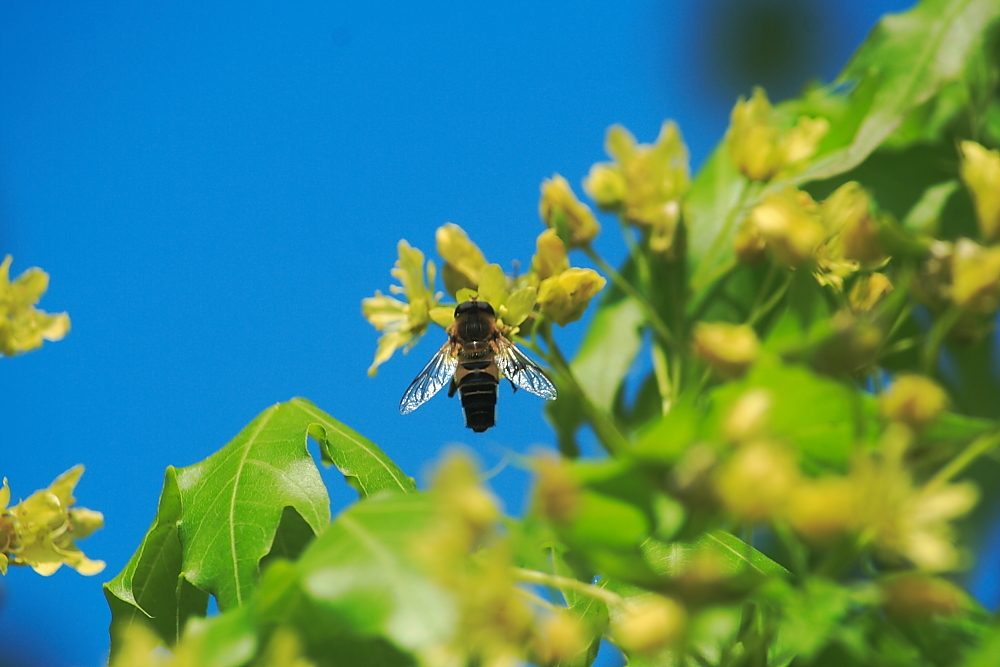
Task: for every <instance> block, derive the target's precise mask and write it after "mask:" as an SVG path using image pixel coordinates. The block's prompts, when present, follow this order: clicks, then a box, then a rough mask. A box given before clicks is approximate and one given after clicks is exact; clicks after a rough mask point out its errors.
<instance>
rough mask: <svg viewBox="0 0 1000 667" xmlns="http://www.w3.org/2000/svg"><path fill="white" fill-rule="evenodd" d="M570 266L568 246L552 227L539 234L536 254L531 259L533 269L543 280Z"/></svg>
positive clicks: (540, 279) (539, 278)
mask: <svg viewBox="0 0 1000 667" xmlns="http://www.w3.org/2000/svg"><path fill="white" fill-rule="evenodd" d="M568 268H569V256H568V255H567V254H566V246H565V245H564V244H563V242H562V240H561V239H560V238H559V236H558V235H557V234H556V233H555V231H553V230H551V229H546V230H545V231H544V232H542V233H541V234H539V235H538V241H536V244H535V256H534V258H533V259H532V260H531V270H532V271H534V272H535V275H537V276H538V280H539V281H542V280H545V279H546V278H551V277H552V276H555V275H558V274H560V273H562V272H563V271H565V270H567V269H568Z"/></svg>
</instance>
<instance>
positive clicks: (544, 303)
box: [538, 268, 608, 326]
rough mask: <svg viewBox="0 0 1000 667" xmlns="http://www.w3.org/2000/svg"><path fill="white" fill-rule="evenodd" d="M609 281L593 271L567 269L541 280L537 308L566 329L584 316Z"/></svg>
mask: <svg viewBox="0 0 1000 667" xmlns="http://www.w3.org/2000/svg"><path fill="white" fill-rule="evenodd" d="M607 282H608V281H607V280H605V279H604V278H603V277H602V276H601V275H600V274H598V273H597V272H596V271H594V270H593V269H577V268H572V269H567V270H566V271H563V272H562V273H560V274H559V275H555V276H552V277H550V278H546V279H545V280H543V281H542V283H541V285H539V287H538V305H539V307H540V309H541V311H542V313H543V314H544V315H545V316H546V317H548V318H549V319H550V320H552V321H553V322H555V323H556V324H558V325H559V326H566V325H567V324H569V323H570V322H575V321H577V320H578V319H580V318H581V317H583V313H584V311H585V310H587V306H588V305H589V304H590V300H591V299H592V298H593V297H594V295H596V294H597V293H598V292H600V291H601V290H602V289H604V286H605V285H606V284H607Z"/></svg>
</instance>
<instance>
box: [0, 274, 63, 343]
mask: <svg viewBox="0 0 1000 667" xmlns="http://www.w3.org/2000/svg"><path fill="white" fill-rule="evenodd" d="M12 261H13V258H12V257H11V256H10V255H7V257H5V258H4V260H3V262H2V263H0V354H4V355H7V356H8V357H11V356H14V355H15V354H18V353H20V352H28V351H30V350H34V349H35V348H37V347H41V346H42V342H43V341H46V340H49V341H56V340H61V339H62V338H63V336H65V335H66V333H67V332H68V331H69V315H67V314H66V313H57V314H55V315H49V314H48V313H46V312H44V311H41V310H38V309H37V308H35V304H36V303H38V300H39V299H41V298H42V294H44V293H45V290H47V289H48V287H49V275H48V274H47V273H45V272H44V271H42V270H41V269H34V268H33V269H28V270H27V271H25V272H24V273H22V274H21V275H20V276H18V277H17V278H16V279H15V280H14V282H11V281H10V264H11V262H12Z"/></svg>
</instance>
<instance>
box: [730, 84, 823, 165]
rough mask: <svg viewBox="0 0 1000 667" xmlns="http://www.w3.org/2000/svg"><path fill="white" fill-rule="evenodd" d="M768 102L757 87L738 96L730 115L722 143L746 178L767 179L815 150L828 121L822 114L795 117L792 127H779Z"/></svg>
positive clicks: (810, 154) (764, 94) (805, 157)
mask: <svg viewBox="0 0 1000 667" xmlns="http://www.w3.org/2000/svg"><path fill="white" fill-rule="evenodd" d="M771 116H772V109H771V103H770V101H768V99H767V94H766V93H765V92H764V91H763V89H761V88H756V89H754V91H753V95H752V96H751V97H750V99H749V100H743V99H740V100H739V101H738V102H737V103H736V106H734V107H733V112H732V115H731V116H730V125H729V133H728V135H727V137H726V143H727V144H728V146H729V153H730V156H731V157H732V159H733V163H734V164H735V165H736V167H737V168H738V169H739V170H740V171H741V172H743V175H744V176H746V177H747V178H750V179H752V180H756V181H767V180H770V179H772V178H774V176H775V175H776V174H777V173H778V172H780V171H782V170H784V169H786V168H788V167H790V166H792V165H795V164H797V163H799V162H802V161H803V160H806V159H808V158H810V157H812V156H813V155H814V154H815V153H816V147H817V146H818V144H819V141H820V139H822V138H823V136H825V135H826V133H827V130H828V129H829V123H828V122H827V120H826V119H824V118H806V117H801V118H799V119H798V122H797V123H796V125H795V127H793V128H791V129H788V130H782V129H780V128H779V127H777V126H776V125H775V124H774V122H773V120H772V117H771Z"/></svg>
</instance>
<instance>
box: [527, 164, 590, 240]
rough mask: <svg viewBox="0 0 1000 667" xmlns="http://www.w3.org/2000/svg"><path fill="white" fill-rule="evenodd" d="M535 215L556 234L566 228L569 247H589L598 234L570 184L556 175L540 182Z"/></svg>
mask: <svg viewBox="0 0 1000 667" xmlns="http://www.w3.org/2000/svg"><path fill="white" fill-rule="evenodd" d="M538 214H539V215H540V216H541V218H542V220H543V221H544V222H545V224H546V225H548V226H549V228H551V229H555V230H557V231H559V228H560V227H561V226H563V225H565V233H566V234H567V236H566V238H567V239H568V241H569V245H570V247H574V248H579V247H583V246H586V245H590V242H591V241H592V240H594V237H595V236H597V233H598V232H600V231H601V226H600V225H599V224H597V218H595V217H594V214H593V212H592V211H591V210H590V208H589V207H588V206H587V205H586V204H584V203H582V202H581V201H580V200H579V199H577V198H576V195H575V194H573V189H572V188H571V187H570V186H569V182H567V181H566V179H565V178H563V177H562V176H560V175H559V174H555V175H554V176H553V177H552V178H550V179H546V180H545V181H544V182H543V183H542V197H541V199H540V200H539V202H538Z"/></svg>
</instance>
